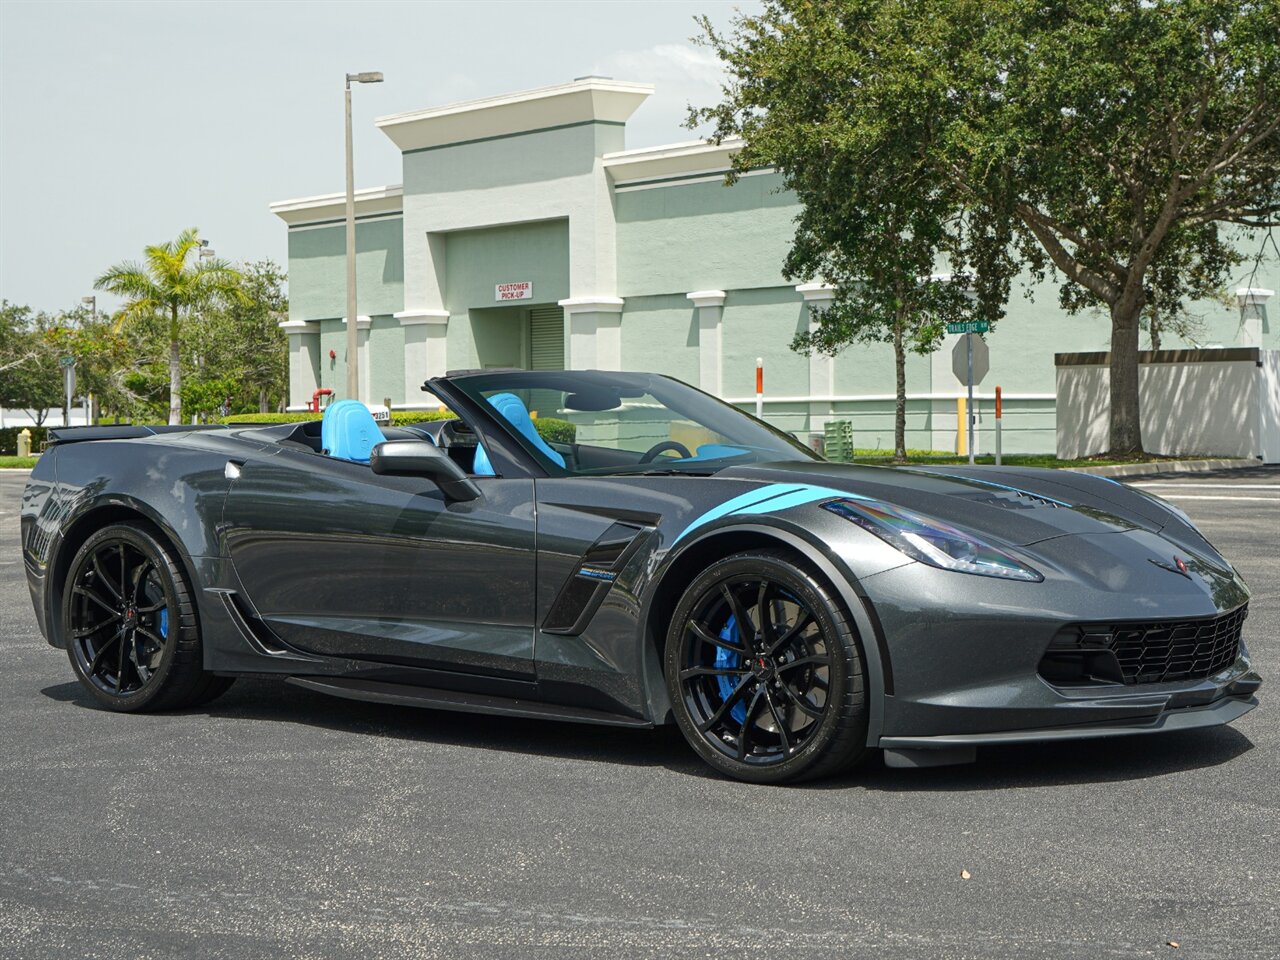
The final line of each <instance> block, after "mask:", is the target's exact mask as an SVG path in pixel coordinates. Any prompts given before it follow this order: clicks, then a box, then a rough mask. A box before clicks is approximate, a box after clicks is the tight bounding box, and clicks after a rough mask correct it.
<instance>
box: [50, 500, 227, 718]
mask: <svg viewBox="0 0 1280 960" xmlns="http://www.w3.org/2000/svg"><path fill="white" fill-rule="evenodd" d="M62 635H63V638H64V639H65V641H66V647H67V655H68V657H69V658H70V660H71V667H72V669H73V670H74V671H75V674H76V677H77V678H78V679H79V680H80V682H81V683H82V684H83V685H84V686H85V688H86V689H87V690H88V691H89V692H90V693H91V694H93V696H94V698H95V699H97V700H98V702H99V703H101V704H103V705H105V706H107V707H110V708H111V709H112V710H123V711H141V710H168V709H177V708H181V707H188V706H195V705H196V704H199V703H204V702H206V701H208V700H212V699H213V698H214V697H216V696H218V695H219V694H221V693H222V692H223V691H224V690H226V689H227V687H229V686H230V685H231V682H232V681H231V678H229V677H218V676H214V675H212V674H209V673H206V672H205V671H204V669H203V667H202V662H201V661H202V654H201V649H200V630H199V625H198V623H197V622H196V608H195V602H194V600H193V598H192V595H191V590H190V588H189V586H188V585H187V581H186V577H185V576H184V574H183V572H182V569H181V568H180V567H179V565H178V562H177V560H176V558H175V557H174V556H173V555H172V553H171V551H170V550H169V549H168V548H167V547H166V546H165V545H164V544H163V543H162V542H161V541H160V540H159V539H158V538H157V537H156V536H155V535H154V534H153V533H152V532H151V530H149V529H148V528H146V527H143V526H141V525H139V526H133V525H125V524H114V525H112V526H109V527H106V528H104V529H102V530H99V531H97V532H96V533H94V534H93V535H92V536H90V537H89V539H88V540H86V541H85V542H84V544H83V545H82V546H81V547H80V549H79V550H78V551H76V555H75V557H74V558H73V559H72V561H71V567H70V570H69V572H68V576H67V580H66V585H65V587H64V589H63V601H62Z"/></svg>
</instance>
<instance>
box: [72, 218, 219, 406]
mask: <svg viewBox="0 0 1280 960" xmlns="http://www.w3.org/2000/svg"><path fill="white" fill-rule="evenodd" d="M203 246H204V244H202V243H201V242H200V232H199V231H198V230H196V229H195V228H194V227H192V228H190V229H187V230H183V231H182V232H181V233H180V234H178V238H177V239H176V240H170V241H169V242H167V243H161V244H158V245H156V246H151V247H147V248H146V249H145V250H144V251H143V258H144V262H143V263H137V262H136V261H125V262H124V263H117V264H116V265H115V266H114V267H111V268H110V269H108V270H107V271H106V272H105V273H104V274H102V276H100V277H98V279H97V280H96V281H95V282H94V284H93V286H94V289H96V290H105V291H107V292H108V293H114V294H116V295H118V296H121V297H124V298H125V303H124V306H123V307H121V310H120V315H119V317H120V319H119V321H118V322H117V324H116V328H117V330H119V328H120V327H121V326H122V325H123V324H125V323H127V322H129V321H131V320H138V319H142V318H146V317H160V318H163V319H164V320H167V321H168V323H169V422H170V423H181V422H182V363H181V356H180V350H179V348H180V346H181V343H180V340H181V319H182V317H184V316H185V315H187V314H189V313H191V312H193V311H195V310H198V309H199V308H200V307H201V306H203V305H205V304H207V303H209V302H211V301H213V300H216V299H218V298H221V297H233V296H235V295H236V293H237V291H238V289H239V288H238V284H239V281H240V274H239V273H238V272H237V271H236V270H235V269H234V268H233V267H232V266H231V265H230V264H229V263H227V261H225V260H219V259H216V258H209V259H206V258H204V257H201V256H199V254H198V253H197V255H196V257H195V260H194V262H191V263H189V262H188V260H190V259H191V254H192V252H193V251H199V250H200V249H201V248H202V247H203Z"/></svg>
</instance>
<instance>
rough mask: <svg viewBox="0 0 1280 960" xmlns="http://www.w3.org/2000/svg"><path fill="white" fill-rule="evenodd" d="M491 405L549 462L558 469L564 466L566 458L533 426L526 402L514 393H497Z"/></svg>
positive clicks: (490, 400)
mask: <svg viewBox="0 0 1280 960" xmlns="http://www.w3.org/2000/svg"><path fill="white" fill-rule="evenodd" d="M489 403H490V404H491V405H492V406H493V408H494V409H495V410H497V411H498V413H500V414H502V416H503V419H505V420H506V421H507V422H508V423H509V424H511V425H512V426H513V427H515V428H516V429H517V430H518V431H520V433H521V435H522V436H524V437H525V438H526V439H527V440H528V441H529V442H530V443H532V444H533V445H534V447H536V448H537V449H538V451H539V452H541V453H542V455H543V456H545V457H546V458H547V459H548V460H550V461H551V462H552V463H554V464H555V465H556V466H558V467H563V466H564V457H562V456H560V454H559V453H558V452H556V451H555V450H553V449H552V448H551V447H550V446H549V445H548V444H547V441H545V440H543V439H542V434H540V433H538V428H537V427H535V426H534V425H533V418H532V417H530V416H529V411H528V409H527V408H526V407H525V405H524V402H523V401H522V400H521V399H520V398H519V397H517V396H516V395H515V394H514V393H495V394H494V395H493V396H492V397H490V398H489Z"/></svg>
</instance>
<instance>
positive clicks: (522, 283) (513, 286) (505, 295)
mask: <svg viewBox="0 0 1280 960" xmlns="http://www.w3.org/2000/svg"><path fill="white" fill-rule="evenodd" d="M493 299H495V300H498V301H502V300H532V299H533V281H532V280H519V281H517V282H515V283H499V284H497V285H496V286H495V287H494V288H493Z"/></svg>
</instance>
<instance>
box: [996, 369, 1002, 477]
mask: <svg viewBox="0 0 1280 960" xmlns="http://www.w3.org/2000/svg"><path fill="white" fill-rule="evenodd" d="M1002 415H1003V414H1002V412H1001V409H1000V388H999V387H996V466H997V467H998V466H1000V421H1001V417H1002Z"/></svg>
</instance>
